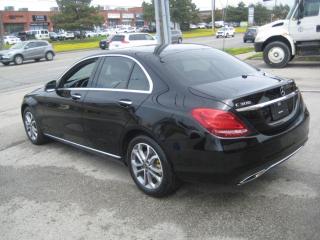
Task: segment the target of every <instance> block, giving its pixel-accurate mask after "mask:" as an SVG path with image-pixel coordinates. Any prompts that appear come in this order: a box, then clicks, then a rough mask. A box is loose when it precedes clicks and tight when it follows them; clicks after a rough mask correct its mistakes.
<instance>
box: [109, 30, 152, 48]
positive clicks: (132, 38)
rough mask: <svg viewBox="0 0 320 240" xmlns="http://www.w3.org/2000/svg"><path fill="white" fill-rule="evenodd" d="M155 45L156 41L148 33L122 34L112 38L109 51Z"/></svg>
mask: <svg viewBox="0 0 320 240" xmlns="http://www.w3.org/2000/svg"><path fill="white" fill-rule="evenodd" d="M154 44H157V40H156V39H155V38H154V37H153V36H151V35H150V34H148V33H124V34H116V35H114V36H113V38H112V40H111V42H110V43H109V49H110V50H114V49H120V48H128V47H137V46H144V45H154Z"/></svg>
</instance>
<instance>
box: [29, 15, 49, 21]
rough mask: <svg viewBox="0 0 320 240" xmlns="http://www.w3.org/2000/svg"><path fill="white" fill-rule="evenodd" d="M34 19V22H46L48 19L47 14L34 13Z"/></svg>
mask: <svg viewBox="0 0 320 240" xmlns="http://www.w3.org/2000/svg"><path fill="white" fill-rule="evenodd" d="M32 21H34V22H46V21H47V16H45V15H33V16H32Z"/></svg>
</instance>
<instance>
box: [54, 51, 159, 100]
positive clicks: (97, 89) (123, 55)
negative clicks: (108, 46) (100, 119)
mask: <svg viewBox="0 0 320 240" xmlns="http://www.w3.org/2000/svg"><path fill="white" fill-rule="evenodd" d="M101 57H124V58H128V59H131V60H132V61H134V62H135V63H136V64H138V66H139V67H140V68H141V69H142V71H143V73H144V74H145V76H146V77H147V79H148V83H149V90H147V91H146V90H132V89H116V88H58V90H77V91H79V90H80V91H81V90H82V91H84V90H95V91H113V92H132V93H146V94H150V93H152V91H153V81H152V79H151V77H150V75H149V73H148V72H147V70H146V69H145V68H144V66H143V65H142V64H141V63H140V62H139V61H138V60H137V59H135V58H134V57H131V56H128V55H125V54H112V53H111V54H103V55H94V56H90V57H86V58H84V59H81V60H80V61H77V62H76V63H74V64H73V65H72V66H71V67H70V68H68V69H67V70H66V71H64V73H63V74H62V75H61V76H60V77H59V80H58V85H59V84H60V82H61V79H62V78H63V76H64V75H65V74H66V73H67V72H68V71H69V70H70V69H72V68H73V67H75V66H76V65H77V64H79V63H81V62H83V61H86V60H89V59H92V58H101Z"/></svg>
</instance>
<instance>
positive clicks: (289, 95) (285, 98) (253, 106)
mask: <svg viewBox="0 0 320 240" xmlns="http://www.w3.org/2000/svg"><path fill="white" fill-rule="evenodd" d="M297 94H298V90H296V91H294V92H292V93H290V94H288V95H286V96H283V97H280V98H276V99H273V100H271V101H268V102H264V103H259V104H256V105H252V106H248V107H243V108H238V109H236V111H237V112H245V111H254V110H258V109H261V108H264V107H267V106H270V105H272V104H274V103H276V102H280V101H284V100H287V99H289V98H292V97H294V96H296V95H297Z"/></svg>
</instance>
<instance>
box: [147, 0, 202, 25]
mask: <svg viewBox="0 0 320 240" xmlns="http://www.w3.org/2000/svg"><path fill="white" fill-rule="evenodd" d="M169 4H170V15H171V21H172V22H175V23H179V24H180V25H183V24H189V23H198V22H199V21H200V18H199V9H198V8H197V6H196V5H195V4H194V3H193V2H192V0H170V2H169ZM142 7H143V15H144V20H146V21H148V22H152V21H154V20H155V13H154V1H152V2H151V3H147V2H143V3H142Z"/></svg>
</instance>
